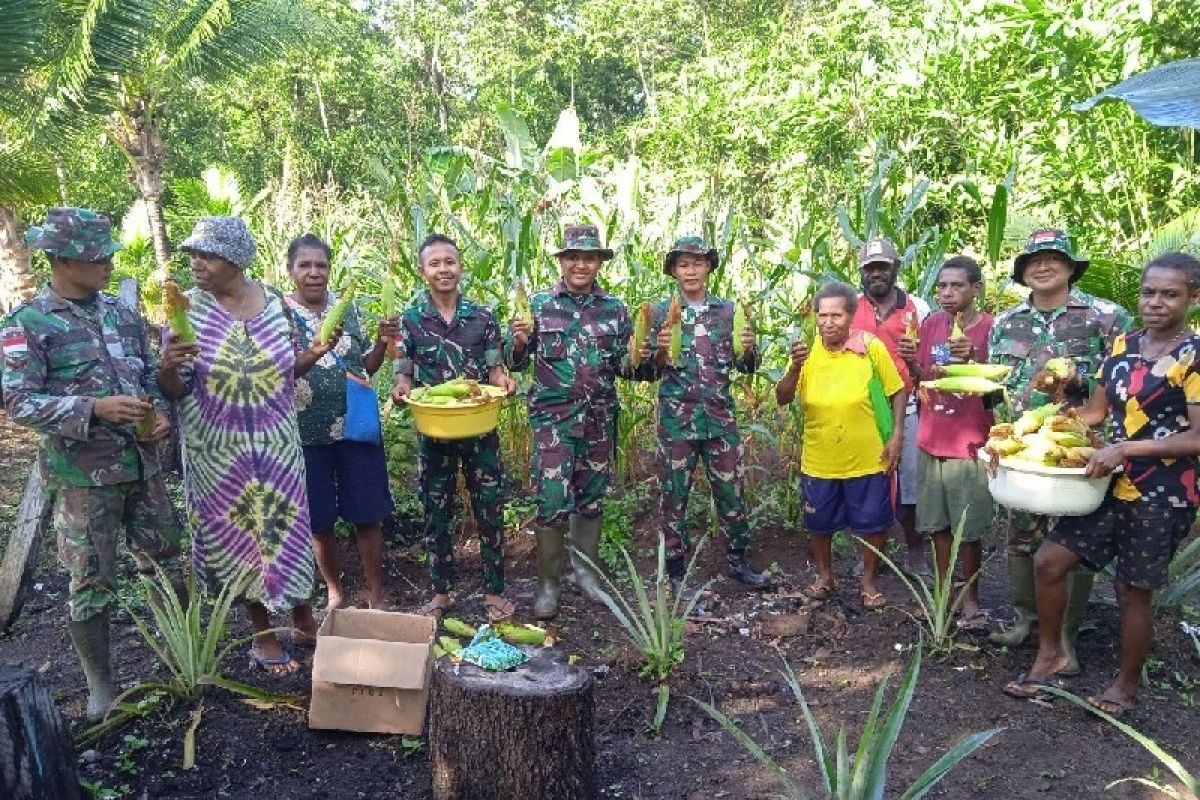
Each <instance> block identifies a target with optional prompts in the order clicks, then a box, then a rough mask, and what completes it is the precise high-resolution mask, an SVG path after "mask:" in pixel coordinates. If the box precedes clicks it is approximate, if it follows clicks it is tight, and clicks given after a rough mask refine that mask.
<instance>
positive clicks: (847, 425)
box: [775, 281, 907, 608]
mask: <svg viewBox="0 0 1200 800" xmlns="http://www.w3.org/2000/svg"><path fill="white" fill-rule="evenodd" d="M813 304H814V307H815V310H816V316H817V328H818V330H819V333H820V335H819V336H818V337H816V338H815V339H814V341H813V342H812V344H811V346H810V345H809V344H808V343H807V342H805V341H803V340H801V341H797V342H795V343H793V344H792V347H791V365H790V366H789V368H788V371H787V372H786V373H784V376H783V378H781V379H780V381H779V383H778V384H777V385H776V386H775V399H776V401H777V402H778V403H779V405H786V404H788V403H790V402H792V400H793V399H795V398H797V397H799V399H800V403H801V405H802V407H803V409H804V442H803V445H804V446H803V453H802V456H801V463H800V471H801V474H802V480H803V487H804V527H805V529H806V530H807V531H808V534H809V546H810V548H811V551H812V557H813V561H814V562H815V563H816V567H817V573H818V575H817V579H816V580H815V581H814V582H813V584H812V585H811V586H809V587H808V588H807V589H805V594H807V595H809V596H810V597H811V598H813V599H815V600H823V599H825V598H827V597H829V596H830V595H832V594H833V591H834V575H833V534H835V533H836V532H838V531H839V530H843V529H846V528H849V529H850V530H851V531H853V532H854V533H855V534H857V535H858V536H861V537H862V538H863V539H865V540H866V541H867V542H868V543H870V544H871V545H872V547H874V548H875V549H874V550H873V549H871V548H863V575H862V582H861V586H860V593H861V596H862V601H863V605H865V606H866V607H867V608H880V607H882V606H883V605H884V604H885V603H886V602H887V600H886V598H885V597H884V595H883V593H882V592H880V591H879V588H878V587H877V585H876V582H875V581H876V577H877V573H878V570H879V556H878V554H877V552H876V551H879V552H882V550H883V548H884V545H885V543H886V540H887V531H888V530H889V529H890V528H891V527H892V525H894V524H895V522H896V507H895V505H894V503H893V500H892V498H893V497H894V494H893V492H892V481H893V480H894V476H895V472H896V468H897V465H898V464H899V461H900V448H901V442H902V440H903V436H904V413H905V405H906V402H907V397H906V393H905V391H904V381H903V379H902V378H901V377H900V373H899V372H898V371H897V369H896V365H895V363H894V362H893V361H892V357H891V355H890V354H889V352H888V350H887V348H886V347H885V346H884V344H883V342H881V341H880V340H879V339H877V338H875V337H874V336H872V335H871V334H868V333H864V332H863V331H855V332H854V333H853V334H851V330H850V329H851V324H852V322H853V320H854V313H855V309H856V308H857V304H858V294H857V292H855V291H854V289H853V288H851V287H850V286H848V285H847V284H844V283H839V282H836V281H835V282H832V283H827V284H825V285H824V286H822V287H821V288H820V289H819V290H818V291H817V294H816V296H815V297H814V298H813ZM885 398H886V399H885ZM889 415H890V416H889ZM888 422H890V425H888V424H887V423H888ZM885 434H887V436H886V438H884V435H885Z"/></svg>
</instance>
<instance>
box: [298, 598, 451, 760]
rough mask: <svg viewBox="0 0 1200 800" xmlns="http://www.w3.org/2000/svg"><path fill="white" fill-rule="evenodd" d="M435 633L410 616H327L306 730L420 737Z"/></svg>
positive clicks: (349, 612) (353, 612) (349, 611)
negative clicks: (400, 734)
mask: <svg viewBox="0 0 1200 800" xmlns="http://www.w3.org/2000/svg"><path fill="white" fill-rule="evenodd" d="M436 628H437V622H436V620H434V619H433V618H432V617H424V616H419V615H416V614H396V613H391V612H387V611H369V610H363V609H357V608H340V609H337V610H335V611H332V612H330V613H329V615H328V616H326V617H325V621H324V622H322V623H321V627H320V629H319V630H318V631H317V651H316V655H315V656H314V657H313V671H312V702H311V703H310V704H309V708H308V727H310V728H327V729H333V730H342V731H362V732H364V733H406V734H409V735H411V736H419V735H420V734H421V729H422V727H423V726H424V724H425V705H426V700H427V698H428V696H429V678H430V675H431V674H432V669H433V658H432V653H433V636H434V632H435V630H436Z"/></svg>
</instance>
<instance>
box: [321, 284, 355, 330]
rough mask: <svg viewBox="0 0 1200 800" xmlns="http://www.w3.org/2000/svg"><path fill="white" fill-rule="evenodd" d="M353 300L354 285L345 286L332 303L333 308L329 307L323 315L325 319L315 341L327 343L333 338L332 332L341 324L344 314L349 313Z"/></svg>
mask: <svg viewBox="0 0 1200 800" xmlns="http://www.w3.org/2000/svg"><path fill="white" fill-rule="evenodd" d="M352 302H354V285H353V284H351V285H350V286H347V287H346V290H345V291H343V292H342V296H341V297H339V298H338V299H337V302H336V303H334V304H333V308H331V309H329V313H328V314H326V315H325V320H324V321H323V322H322V323H321V329H320V330H319V331H317V343H318V344H323V345H324V344H329V341H330V340H331V339H333V332H334V331H336V330H337V329H338V326H339V325H341V324H342V320H344V319H345V318H346V314H348V313H350V304H351V303H352Z"/></svg>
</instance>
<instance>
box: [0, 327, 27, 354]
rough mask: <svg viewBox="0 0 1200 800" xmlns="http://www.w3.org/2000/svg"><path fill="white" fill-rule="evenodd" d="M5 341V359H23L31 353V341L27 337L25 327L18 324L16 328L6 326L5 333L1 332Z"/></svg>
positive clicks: (0, 334)
mask: <svg viewBox="0 0 1200 800" xmlns="http://www.w3.org/2000/svg"><path fill="white" fill-rule="evenodd" d="M0 337H3V342H4V360H5V361H8V360H9V359H14V360H22V359H24V358H25V356H26V355H27V354H28V353H29V342H28V341H27V340H26V339H25V329H24V328H22V327H20V326H17V327H15V328H5V329H4V332H3V333H0Z"/></svg>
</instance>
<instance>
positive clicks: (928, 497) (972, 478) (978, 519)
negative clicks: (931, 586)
mask: <svg viewBox="0 0 1200 800" xmlns="http://www.w3.org/2000/svg"><path fill="white" fill-rule="evenodd" d="M917 487H918V488H917V530H918V531H919V532H921V533H926V534H930V533H937V532H939V531H946V530H949V531H953V530H954V529H956V528H957V527H958V523H959V520H963V533H962V538H963V541H964V542H978V541H980V540H981V539H982V538H983V536H984V534H986V533H987V532H988V529H989V528H991V527H992V516H993V506H992V493H991V492H989V491H988V486H987V470H986V468H985V467H984V465H983V463H982V462H980V461H979V460H978V459H974V458H938V457H937V456H931V455H929V454H928V453H926V452H925V451H924V450H921V451H919V452H918V453H917ZM964 513H965V514H966V517H965V519H964V518H963V514H964Z"/></svg>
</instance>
